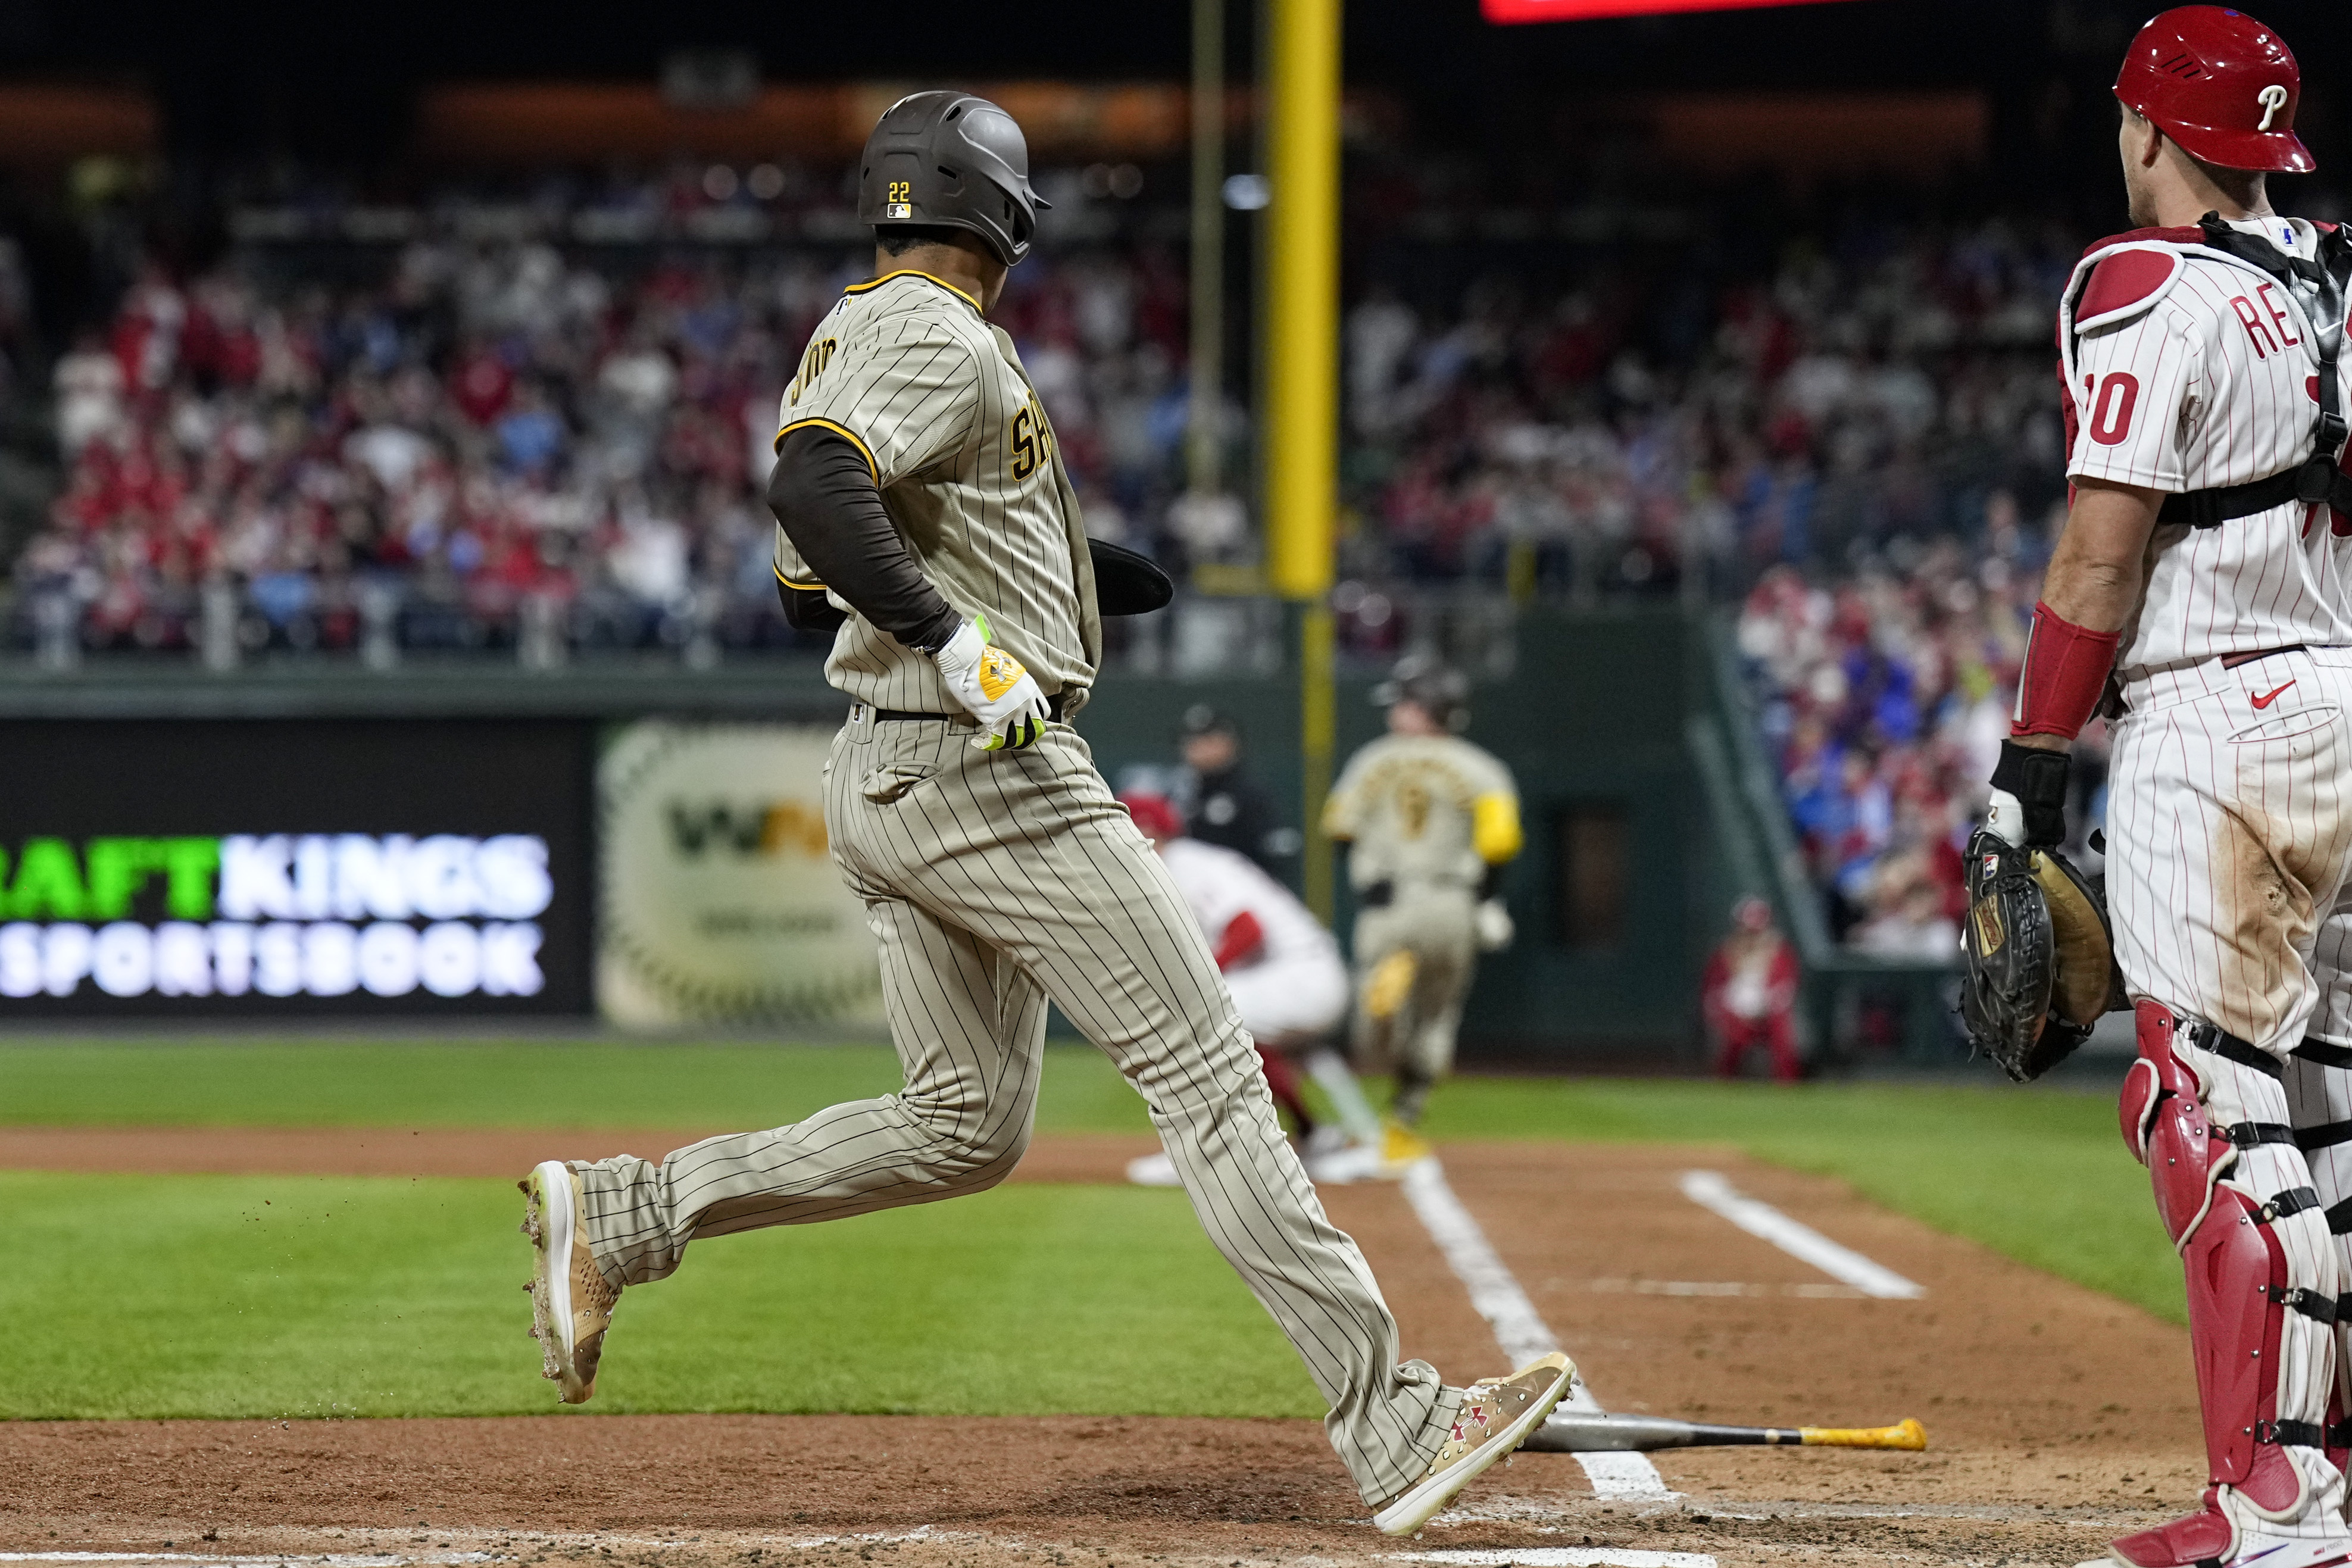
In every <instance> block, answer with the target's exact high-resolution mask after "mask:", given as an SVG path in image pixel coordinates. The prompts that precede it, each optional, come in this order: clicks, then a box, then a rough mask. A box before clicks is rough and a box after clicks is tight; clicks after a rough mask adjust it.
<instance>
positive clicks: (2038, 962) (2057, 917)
mask: <svg viewBox="0 0 2352 1568" xmlns="http://www.w3.org/2000/svg"><path fill="white" fill-rule="evenodd" d="M1968 894H1969V912H1968V918H1967V920H1966V921H1964V922H1963V923H1962V925H1961V928H1960V950H1961V952H1963V953H1964V954H1965V955H1966V956H1967V960H1968V975H1967V978H1966V979H1965V980H1964V981H1963V982H1962V983H1961V986H1960V1013H1961V1016H1962V1018H1963V1019H1964V1020H1965V1021H1966V1023H1967V1025H1968V1031H1969V1042H1970V1043H1971V1044H1972V1045H1974V1046H1975V1047H1977V1048H1978V1049H1979V1050H1981V1051H1982V1052H1984V1054H1985V1055H1987V1056H1989V1057H1990V1058H1992V1059H1993V1060H1994V1061H1995V1062H1996V1063H1998V1064H1999V1065H2000V1070H2001V1071H2003V1072H2005V1073H2007V1074H2008V1075H2009V1076H2010V1077H2011V1078H2012V1079H2016V1080H2017V1081H2018V1082H2020V1083H2024V1082H2027V1081H2029V1080H2031V1079H2037V1078H2040V1077H2041V1076H2042V1074H2043V1073H2046V1072H2048V1071H2049V1070H2050V1069H2051V1068H2053V1067H2056V1066H2057V1065H2058V1064H2059V1063H2060V1062H2062V1061H2063V1060H2064V1059H2065V1058H2066V1057H2067V1056H2068V1055H2069V1054H2070V1053H2072V1052H2073V1051H2074V1047H2077V1046H2079V1045H2081V1044H2082V1043H2083V1042H2084V1040H2085V1039H2088V1038H2089V1037H2090V1034H2091V1026H2093V1025H2094V1024H2096V1023H2097V1022H2098V1021H2099V1016H2100V1015H2101V1014H2102V1013H2111V1012H2119V1011H2121V1010H2123V1009H2124V1008H2125V1007H2126V1005H2128V1004H2127V1003H2126V1000H2125V998H2124V994H2123V977H2122V975H2121V973H2119V972H2118V971H2117V970H2116V954H2115V936H2114V931H2113V928H2112V927H2110V926H2109V925H2108V923H2107V901H2106V899H2105V896H2104V895H2103V894H2102V893H2101V891H2100V889H2098V888H2097V887H2096V886H2095V885H2094V884H2093V883H2092V882H2090V881H2089V880H2088V879H2085V878H2084V876H2083V874H2082V873H2081V872H2079V871H2077V870H2075V869H2074V867H2073V866H2072V865H2070V864H2069V863H2068V862H2067V860H2066V858H2065V857H2064V856H2063V855H2061V854H2059V853H2057V852H2056V851H2055V850H2050V849H2032V848H2023V847H2019V846H2017V845H2014V844H2011V843H2010V842H2009V841H2008V840H2007V839H2005V838H2003V837H2000V835H1999V834H1997V833H1994V832H1991V831H1990V830H1989V829H1986V828H1982V827H1979V828H1978V829H1977V831H1976V833H1975V834H1974V835H1973V836H1972V837H1970V838H1969V851H1968Z"/></svg>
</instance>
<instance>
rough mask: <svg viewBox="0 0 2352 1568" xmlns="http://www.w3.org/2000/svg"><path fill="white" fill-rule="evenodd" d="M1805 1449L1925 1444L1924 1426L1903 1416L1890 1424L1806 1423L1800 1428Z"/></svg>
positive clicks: (1917, 1446)
mask: <svg viewBox="0 0 2352 1568" xmlns="http://www.w3.org/2000/svg"><path fill="white" fill-rule="evenodd" d="M1801 1430H1802V1436H1803V1440H1804V1444H1805V1447H1808V1448H1905V1449H1908V1450H1910V1451H1912V1452H1915V1453H1916V1452H1917V1451H1918V1450H1920V1449H1922V1448H1925V1447H1927V1428H1926V1427H1925V1426H1920V1425H1919V1423H1918V1422H1917V1421H1916V1420H1915V1419H1914V1418H1912V1417H1910V1416H1908V1415H1906V1416H1905V1417H1904V1418H1903V1420H1902V1422H1901V1423H1900V1424H1899V1425H1896V1426H1807V1427H1804V1428H1802V1429H1801Z"/></svg>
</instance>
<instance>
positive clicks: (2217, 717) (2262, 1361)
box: [1971, 5, 2352, 1568]
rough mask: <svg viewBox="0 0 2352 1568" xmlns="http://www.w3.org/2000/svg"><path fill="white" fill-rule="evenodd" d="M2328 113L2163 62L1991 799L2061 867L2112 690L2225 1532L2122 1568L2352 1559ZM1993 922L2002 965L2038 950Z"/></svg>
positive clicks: (2173, 1213) (2209, 1508) (2090, 346)
mask: <svg viewBox="0 0 2352 1568" xmlns="http://www.w3.org/2000/svg"><path fill="white" fill-rule="evenodd" d="M2300 85H2301V84H2300V79H2299V73H2298V71H2297V68H2296V66H2295V61H2294V56H2293V55H2292V54H2290V53H2289V52H2288V50H2287V47H2286V45H2285V44H2284V41H2282V40H2281V39H2280V38H2279V37H2278V36H2277V35H2276V34H2275V33H2273V32H2272V31H2270V30H2269V29H2268V28H2266V27H2264V26H2262V24H2260V23H2259V22H2256V21H2255V20H2254V19H2253V18H2252V17H2251V16H2244V15H2242V14H2241V13H2239V12H2237V11H2231V10H2223V9H2221V8H2220V7H2217V6H2210V5H2190V6H2184V7H2181V8H2179V9H2177V10H2172V11H2168V12H2165V13H2164V14H2163V15H2161V16H2158V17H2157V18H2156V19H2155V20H2153V21H2151V22H2149V23H2148V24H2147V26H2145V27H2144V28H2143V29H2142V30H2141V31H2140V33H2139V35H2138V36H2137V38H2135V39H2134V40H2133V42H2132V45H2131V50H2130V53H2129V55H2128V56H2127V57H2126V60H2125V62H2124V67H2123V70H2122V74H2121V75H2120V76H2119V77H2118V78H2117V79H2116V89H2115V90H2116V98H2117V99H2118V100H2120V101H2121V105H2122V124H2121V128H2120V142H2121V148H2122V155H2123V170H2124V183H2125V186H2126V190H2127V191H2128V193H2129V195H2130V202H2131V216H2132V219H2133V221H2134V222H2136V223H2138V224H2141V225H2144V227H2141V228H2139V229H2137V230H2135V231H2133V232H2132V233H2129V234H2126V235H2122V236H2119V237H2116V238H2113V239H2109V240H2105V241H2102V242H2101V243H2099V244H2098V245H2095V246H2094V247H2091V249H2090V250H2089V251H2088V252H2087V253H2086V254H2085V255H2084V259H2083V262H2082V264H2081V265H2080V266H2079V267H2078V268H2076V270H2075V273H2074V279H2073V280H2072V281H2071V282H2070V283H2069V285H2068V287H2067V289H2066V292H2065V295H2064V297H2063V302H2062V304H2061V307H2060V314H2059V343H2060V350H2061V354H2062V363H2063V373H2064V376H2065V387H2066V393H2067V406H2066V420H2067V425H2068V428H2069V435H2070V446H2069V450H2070V458H2069V462H2068V473H2069V476H2070V477H2071V478H2072V479H2073V480H2074V487H2075V489H2074V501H2073V505H2072V508H2071V510H2070V513H2069V516H2068V518H2067V521H2066V526H2065V530H2064V532H2063V535H2062V536H2061V538H2060V540H2059V542H2058V547H2057V551H2056V553H2055V555H2054V557H2053V560H2052V562H2051V563H2050V569H2049V574H2048V577H2047V579H2046V581H2045V583H2044V586H2043V597H2042V603H2041V604H2039V605H2036V606H2035V608H2034V616H2033V627H2032V637H2031V639H2030V641H2029V643H2028V645H2027V651H2026V657H2025V666H2024V670H2023V672H2022V676H2021V681H2020V687H2019V691H2018V699H2017V707H2016V710H2015V713H2014V715H2013V723H2012V726H2011V733H2012V738H2011V740H2010V741H2009V742H2007V743H2006V744H2005V745H2004V746H2003V748H2002V754H2001V759H2000V766H1999V768H1998V769H1997V770H1996V772H1995V773H1994V774H1993V780H1992V783H1993V786H1994V795H1993V801H1992V811H1991V814H1990V822H1989V828H1990V831H1991V832H1992V833H1994V834H1997V835H1999V836H2000V837H2002V838H2005V839H2007V840H2008V842H2009V844H2011V845H2024V846H2031V847H2046V848H2047V849H2048V850H2049V852H2050V853H2051V854H2053V855H2054V854H2055V847H2056V846H2057V845H2058V844H2059V842H2060V841H2061V840H2062V839H2063V837H2064V832H2065V824H2064V820H2063V809H2062V808H2063V803H2064V800H2065V795H2066V782H2067V766H2068V763H2067V755H2066V752H2067V746H2068V742H2070V741H2071V740H2072V738H2073V737H2074V735H2075V734H2076V733H2077V731H2080V730H2081V728H2082V726H2083V725H2084V722H2085V721H2087V720H2088V719H2089V718H2090V716H2091V714H2092V713H2093V711H2094V710H2095V709H2096V708H2098V707H2099V705H2100V702H2101V696H2102V689H2103V687H2105V685H2106V683H2107V682H2108V679H2109V675H2110V670H2111V669H2112V671H2113V676H2114V680H2115V689H2116V694H2117V696H2118V698H2119V706H2118V707H2117V708H2115V709H2110V710H2109V711H2110V713H2111V714H2112V715H2115V717H2114V741H2115V751H2114V762H2113V771H2112V773H2111V776H2110V783H2109V790H2110V794H2109V805H2108V819H2107V826H2106V833H2107V856H2108V859H2107V876H2108V890H2109V894H2110V897H2111V899H2112V910H2113V916H2114V921H2115V928H2116V960H2117V962H2118V963H2119V964H2120V967H2121V970H2122V974H2123V980H2124V983H2125V985H2126V989H2127V990H2128V993H2129V995H2130V997H2131V999H2132V1002H2133V1005H2134V1008H2135V1011H2136V1013H2137V1028H2138V1040H2139V1058H2138V1060H2137V1061H2136V1062H2135V1063H2134V1064H2133V1067H2132V1070H2131V1073H2130V1076H2129V1077H2128V1078H2127V1079H2126V1086H2125V1089H2124V1093H2123V1105H2122V1112H2123V1132H2124V1137H2125V1140H2126V1142H2127V1143H2129V1145H2130V1146H2131V1148H2132V1151H2133V1152H2134V1153H2135V1154H2137V1156H2138V1157H2139V1159H2140V1160H2141V1161H2142V1162H2143V1163H2145V1164H2146V1165H2147V1168H2148V1170H2149V1171H2150V1173H2152V1176H2153V1179H2154V1184H2155V1189H2156V1200H2157V1209H2158V1213H2159V1215H2161V1216H2162V1218H2163V1221H2164V1225H2165V1228H2166V1229H2167V1231H2168V1233H2169V1234H2170V1235H2171V1237H2172V1238H2173V1242H2174V1245H2175V1247H2177V1248H2178V1249H2179V1252H2180V1255H2181V1258H2182V1260H2183V1262H2184V1264H2185V1266H2186V1269H2187V1275H2188V1289H2189V1341H2190V1346H2191V1351H2192V1354H2193V1359H2194V1361H2195V1363H2196V1368H2197V1384H2198V1397H2199V1400H2200V1405H2201V1407H2202V1410H2203V1415H2204V1426H2205V1434H2206V1436H2205V1441H2206V1452H2207V1459H2208V1463H2209V1464H2210V1467H2211V1468H2210V1487H2209V1488H2208V1489H2207V1490H2206V1492H2205V1495H2204V1502H2203V1506H2202V1507H2201V1508H2200V1510H2198V1511H2197V1512H2195V1513H2192V1514H2189V1516H2188V1517H2186V1518H2184V1519H2181V1520H2178V1521H2174V1522H2173V1523H2170V1524H2168V1525H2165V1526H2163V1527H2162V1528H2160V1529H2157V1530H2151V1531H2146V1532H2144V1533H2141V1534H2137V1535H2132V1536H2128V1537H2126V1538H2125V1539H2123V1540H2120V1541H2118V1542H2116V1543H2115V1545H2114V1549H2113V1552H2112V1554H2111V1560H2112V1561H2113V1562H2115V1563H2124V1564H2128V1565H2136V1568H2188V1565H2189V1564H2192V1563H2197V1564H2205V1563H2214V1564H2221V1563H2243V1562H2249V1561H2252V1559H2255V1558H2257V1557H2259V1558H2261V1559H2262V1561H2263V1562H2264V1563H2278V1564H2281V1565H2284V1564H2285V1563H2296V1564H2306V1565H2309V1564H2322V1563H2345V1562H2352V1534H2347V1530H2346V1523H2345V1519H2344V1507H2345V1500H2346V1496H2345V1481H2344V1476H2343V1464H2344V1459H2345V1447H2346V1443H2347V1428H2346V1426H2344V1425H2343V1421H2344V1417H2345V1415H2346V1409H2347V1406H2346V1403H2345V1401H2344V1398H2343V1389H2344V1379H2343V1377H2342V1375H2341V1369H2342V1368H2343V1367H2344V1365H2345V1364H2346V1363H2344V1361H2343V1359H2342V1357H2341V1356H2340V1354H2339V1348H2338V1344H2337V1335H2338V1334H2339V1333H2340V1332H2341V1331H2343V1329H2344V1327H2345V1324H2344V1322H2343V1321H2340V1320H2342V1319H2343V1318H2345V1317H2346V1316H2347V1314H2346V1312H2345V1311H2344V1310H2343V1303H2344V1301H2345V1290H2346V1284H2347V1275H2346V1272H2345V1266H2344V1264H2345V1260H2344V1258H2343V1256H2342V1253H2341V1247H2342V1242H2341V1239H2340V1238H2341V1237H2343V1236H2344V1235H2345V1233H2346V1232H2347V1231H2352V1157H2347V1141H2352V1072H2347V1070H2346V1068H2347V1065H2352V900H2347V897H2346V893H2347V878H2346V873H2347V861H2352V728H2347V722H2352V721H2347V711H2352V589H2347V571H2348V570H2352V481H2347V479H2345V478H2344V477H2342V476H2341V475H2340V474H2339V472H2338V458H2339V454H2340V452H2341V449H2342V447H2343V445H2344V438H2345V431H2346V426H2345V417H2344V408H2345V400H2346V384H2345V380H2344V366H2343V365H2342V363H2340V358H2341V356H2340V352H2339V351H2340V349H2341V347H2342V341H2343V328H2344V319H2345V293H2344V290H2345V284H2346V281H2347V278H2352V244H2347V240H2346V237H2344V236H2343V235H2341V234H2338V233H2337V232H2336V230H2335V229H2334V228H2333V227H2324V226H2315V225H2313V224H2310V223H2307V222H2305V221H2303V220H2302V219H2299V218H2286V217H2281V216H2278V215H2277V214H2275V213H2274V212H2273V211H2272V209H2271V205H2270V202H2269V200H2268V198H2267V196H2266V195H2265V193H2264V189H2263V174H2264V173H2265V172H2267V171H2296V172H2300V171H2304V170H2308V169H2310V168H2311V167H2312V166H2313V163H2312V158H2311V155H2310V154H2309V153H2307V152H2306V151H2305V148H2304V145H2303V142H2301V141H2300V140H2299V139H2298V138H2297V137H2296V135H2295V132H2294V115H2295V106H2296V100H2297V98H2298V96H2299V93H2300ZM1982 858H1985V859H1986V860H1988V861H1989V862H1990V860H1993V859H1997V858H2000V856H1999V855H1998V854H1988V855H1985V856H1983V857H1982ZM1983 912H1984V906H1982V905H1980V906H1979V911H1978V914H1976V915H1972V917H1971V927H1972V931H1971V940H1972V946H1971V961H1972V963H1974V962H1975V961H1976V958H1977V956H1978V953H1979V950H1981V951H1983V952H1996V953H1997V952H1998V950H1999V949H2000V947H2001V946H2002V945H2003V941H2002V937H2001V935H2000V932H1998V931H1992V930H1990V929H1989V928H1987V927H1986V926H1984V925H1983V924H1981V923H1980V920H1981V916H1982V914H1983ZM2012 934H2022V935H2025V936H2029V937H2030V936H2031V935H2032V932H2030V931H2027V932H2022V933H2012ZM2093 1011H2094V1012H2095V1008H2094V1009H2093ZM2331 1231H2332V1232H2334V1233H2335V1237H2334V1238H2331V1236H2330V1233H2331ZM2273 1552H2274V1553H2275V1555H2265V1553H2273Z"/></svg>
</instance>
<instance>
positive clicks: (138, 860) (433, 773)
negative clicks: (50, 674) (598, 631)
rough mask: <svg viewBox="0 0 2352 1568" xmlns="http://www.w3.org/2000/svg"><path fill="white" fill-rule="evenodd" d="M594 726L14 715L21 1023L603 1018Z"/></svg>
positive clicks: (8, 996)
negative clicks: (596, 910)
mask: <svg viewBox="0 0 2352 1568" xmlns="http://www.w3.org/2000/svg"><path fill="white" fill-rule="evenodd" d="M593 768H594V763H593V731H592V730H591V728H590V727H589V726H588V725H586V724H583V723H573V722H565V721H553V722H532V721H526V722H516V721H480V722H477V721H400V720H389V721H380V722H374V721H268V722H220V721H206V722H176V721H138V722H131V721H126V722H121V723H109V722H101V721H27V722H10V723H5V724H0V1018H6V1017H10V1016H20V1017H34V1016H79V1015H87V1016H151V1017H152V1016H181V1015H184V1016H240V1017H257V1016H318V1015H322V1014H341V1013H349V1014H362V1015H364V1014H425V1015H433V1014H443V1015H457V1014H478V1013H517V1012H521V1013H585V1012H587V1011H588V1010H589V1008H590V1006H591V1005H592V993H591V986H590V973H589V970H590V956H589V928H590V924H591V920H592V913H591V911H592V907H593V889H592V887H591V883H590V879H591V877H592V876H593V860H592V857H591V848H590V838H591V831H592V824H591V812H592V809H593V807H592V802H591V795H590V789H591V783H590V781H591V780H592V779H593Z"/></svg>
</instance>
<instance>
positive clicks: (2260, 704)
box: [2246, 680, 2294, 708]
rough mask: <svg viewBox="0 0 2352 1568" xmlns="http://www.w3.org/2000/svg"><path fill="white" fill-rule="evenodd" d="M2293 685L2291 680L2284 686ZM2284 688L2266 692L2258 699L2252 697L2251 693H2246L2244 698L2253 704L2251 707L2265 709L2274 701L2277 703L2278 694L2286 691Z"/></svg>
mask: <svg viewBox="0 0 2352 1568" xmlns="http://www.w3.org/2000/svg"><path fill="white" fill-rule="evenodd" d="M2293 685H2294V681H2292V680H2290V681H2288V682H2287V683H2286V686H2293ZM2286 686H2282V687H2279V688H2277V689H2275V690H2273V691H2269V692H2266V693H2264V694H2263V695H2262V696H2260V697H2256V696H2254V694H2253V693H2252V692H2251V691H2249V692H2247V693H2246V696H2247V697H2248V698H2249V699H2250V700H2252V702H2253V705H2254V706H2255V707H2257V708H2267V707H2269V706H2270V705H2271V704H2272V703H2273V702H2275V701H2277V700H2278V696H2279V692H2281V691H2284V690H2285V689H2286Z"/></svg>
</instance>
